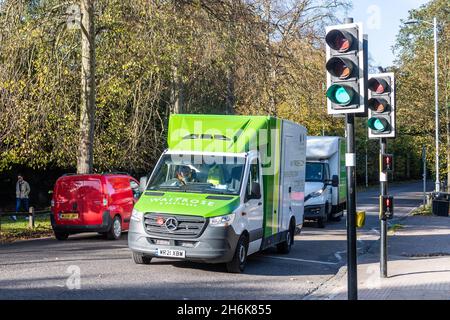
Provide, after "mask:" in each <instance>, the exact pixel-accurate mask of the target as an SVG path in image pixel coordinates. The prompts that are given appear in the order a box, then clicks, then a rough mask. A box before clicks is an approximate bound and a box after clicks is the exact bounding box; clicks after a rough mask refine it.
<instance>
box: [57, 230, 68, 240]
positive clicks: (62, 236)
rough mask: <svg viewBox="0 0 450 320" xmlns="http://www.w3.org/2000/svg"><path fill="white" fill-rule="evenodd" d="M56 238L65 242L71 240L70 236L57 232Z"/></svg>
mask: <svg viewBox="0 0 450 320" xmlns="http://www.w3.org/2000/svg"><path fill="white" fill-rule="evenodd" d="M55 238H56V239H57V240H59V241H64V240H67V238H69V234H68V233H65V232H55Z"/></svg>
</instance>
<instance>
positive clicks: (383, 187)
mask: <svg viewBox="0 0 450 320" xmlns="http://www.w3.org/2000/svg"><path fill="white" fill-rule="evenodd" d="M386 144H387V140H386V138H380V161H383V157H382V155H383V154H384V153H386ZM387 181H388V179H387V172H383V169H382V164H381V163H380V195H381V196H385V195H387V193H388V192H387ZM381 207H382V203H381V201H380V212H381V210H382V208H381ZM380 241H381V244H380V276H381V277H382V278H387V220H386V219H381V220H380Z"/></svg>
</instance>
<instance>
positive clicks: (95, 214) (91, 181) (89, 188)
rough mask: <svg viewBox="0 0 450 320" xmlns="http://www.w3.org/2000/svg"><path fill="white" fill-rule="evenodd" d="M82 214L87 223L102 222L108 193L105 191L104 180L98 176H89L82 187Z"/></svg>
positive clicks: (95, 223)
mask: <svg viewBox="0 0 450 320" xmlns="http://www.w3.org/2000/svg"><path fill="white" fill-rule="evenodd" d="M81 197H82V200H83V201H82V203H83V205H82V208H83V209H82V215H83V222H84V223H85V224H86V225H97V224H101V223H102V217H103V215H102V214H103V200H104V199H106V195H104V192H103V186H102V181H101V180H100V178H99V177H98V178H97V177H87V178H86V179H85V180H84V181H83V186H82V188H81Z"/></svg>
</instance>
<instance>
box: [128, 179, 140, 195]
mask: <svg viewBox="0 0 450 320" xmlns="http://www.w3.org/2000/svg"><path fill="white" fill-rule="evenodd" d="M130 187H131V190H132V191H133V197H134V198H135V199H137V198H139V196H140V195H141V193H140V192H139V184H137V183H136V181H133V180H130Z"/></svg>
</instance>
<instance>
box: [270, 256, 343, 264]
mask: <svg viewBox="0 0 450 320" xmlns="http://www.w3.org/2000/svg"><path fill="white" fill-rule="evenodd" d="M262 257H267V258H272V259H281V260H291V261H299V262H310V263H318V264H327V265H333V266H334V265H336V264H338V263H337V262H327V261H317V260H306V259H298V258H285V257H276V256H262Z"/></svg>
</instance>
